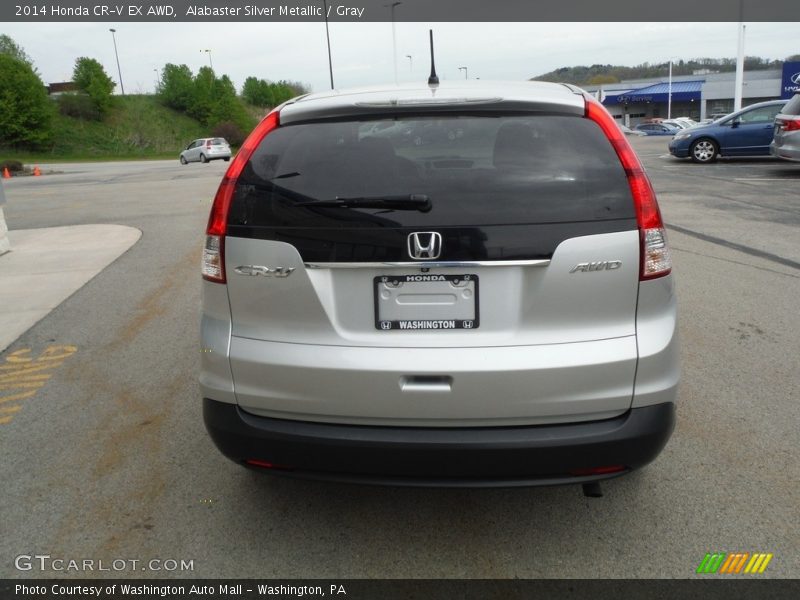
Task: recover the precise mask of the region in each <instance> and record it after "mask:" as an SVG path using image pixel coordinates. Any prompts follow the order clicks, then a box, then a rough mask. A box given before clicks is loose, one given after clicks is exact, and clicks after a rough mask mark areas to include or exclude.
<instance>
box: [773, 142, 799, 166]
mask: <svg viewBox="0 0 800 600" xmlns="http://www.w3.org/2000/svg"><path fill="white" fill-rule="evenodd" d="M769 153H770V154H772V156H777V157H778V158H783V159H785V160H794V161H800V146H789V145H781V146H778V145H777V144H776V143H775V142H774V141H773V142H772V143H771V144H770V146H769Z"/></svg>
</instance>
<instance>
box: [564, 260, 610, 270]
mask: <svg viewBox="0 0 800 600" xmlns="http://www.w3.org/2000/svg"><path fill="white" fill-rule="evenodd" d="M621 266H622V261H621V260H601V261H597V262H585V263H578V264H577V265H575V266H574V267H572V268H571V269H570V271H569V272H570V273H575V272H576V271H583V272H586V271H613V270H614V269H619V268H620V267H621Z"/></svg>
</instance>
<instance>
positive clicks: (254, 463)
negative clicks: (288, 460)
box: [244, 458, 292, 471]
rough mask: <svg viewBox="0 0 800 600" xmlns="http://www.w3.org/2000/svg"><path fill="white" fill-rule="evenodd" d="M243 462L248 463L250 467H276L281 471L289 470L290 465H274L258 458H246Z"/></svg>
mask: <svg viewBox="0 0 800 600" xmlns="http://www.w3.org/2000/svg"><path fill="white" fill-rule="evenodd" d="M244 464H246V465H249V466H251V467H260V468H262V469H273V470H274V469H277V470H283V471H291V470H292V468H291V467H287V466H285V465H276V464H274V463H271V462H269V461H266V460H261V459H258V458H248V459H247V460H245V461H244Z"/></svg>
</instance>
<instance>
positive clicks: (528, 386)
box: [200, 82, 679, 486]
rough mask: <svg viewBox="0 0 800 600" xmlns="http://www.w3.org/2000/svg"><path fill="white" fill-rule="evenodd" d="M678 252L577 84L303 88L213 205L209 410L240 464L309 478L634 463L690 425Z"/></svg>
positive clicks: (577, 473)
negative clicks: (681, 355)
mask: <svg viewBox="0 0 800 600" xmlns="http://www.w3.org/2000/svg"><path fill="white" fill-rule="evenodd" d="M409 132H411V134H409ZM415 132H418V135H417V133H415ZM671 267H672V263H671V258H670V252H669V248H668V246H667V240H666V236H665V231H664V224H663V223H662V219H661V214H660V212H659V208H658V205H657V203H656V198H655V194H654V192H653V188H652V187H651V185H650V181H649V180H648V177H647V175H646V174H645V172H644V170H643V167H642V165H641V164H640V162H639V160H638V158H637V156H636V155H635V154H634V152H633V150H632V149H631V147H630V146H629V145H628V142H627V141H626V139H625V136H624V134H623V133H622V131H621V130H620V128H619V127H618V126H617V125H616V123H615V122H614V120H613V118H612V117H611V116H610V115H609V114H608V112H606V110H605V109H604V108H603V107H602V106H601V105H600V104H598V103H597V102H595V101H594V100H593V99H592V98H590V97H588V96H587V95H586V94H585V93H584V92H582V91H581V90H580V89H578V88H575V87H572V86H567V85H560V84H549V83H532V82H526V83H518V84H517V83H508V84H496V83H495V84H487V83H484V82H474V83H472V82H464V83H457V84H456V83H449V82H447V83H443V84H442V85H427V86H426V85H419V86H416V87H414V86H408V87H392V88H391V89H389V88H381V89H362V90H352V91H331V92H327V93H319V94H313V95H308V96H303V97H300V98H297V99H295V100H293V101H290V102H288V103H286V104H284V105H282V106H281V107H279V108H277V109H275V110H274V111H272V112H271V113H270V114H269V115H267V116H266V118H264V120H263V121H262V122H261V123H260V124H259V125H258V127H257V128H256V129H255V130H254V131H253V132H252V133H251V135H250V136H249V138H248V139H247V140H246V141H245V143H244V145H243V146H242V147H241V149H240V150H239V152H238V154H237V155H236V156H235V158H234V159H233V161H232V163H231V165H230V168H229V169H228V171H227V174H226V175H225V177H224V178H223V180H222V183H221V184H220V186H219V190H218V191H217V194H216V197H215V199H214V202H213V206H212V209H211V215H210V218H209V222H208V229H207V231H206V238H205V247H204V252H203V266H202V272H203V279H204V281H203V300H202V325H201V329H202V347H203V349H204V352H203V353H202V371H201V374H200V383H201V390H202V394H203V398H204V401H203V402H204V419H205V423H206V427H207V429H208V431H209V433H210V435H211V437H212V438H213V440H214V442H215V443H216V445H217V446H218V447H219V449H220V450H221V451H222V452H223V453H224V454H225V455H226V456H228V457H229V458H231V459H232V460H234V461H236V462H237V463H240V464H242V465H245V466H248V467H252V468H261V469H264V470H266V471H270V472H273V473H276V474H284V475H291V476H296V477H310V478H316V479H331V480H340V481H353V482H371V483H383V484H400V485H432V486H492V485H495V486H508V485H546V484H562V483H584V484H586V483H589V482H596V481H598V480H601V479H607V478H610V477H615V476H618V475H621V474H624V473H627V472H629V471H631V470H632V469H636V468H638V467H641V466H643V465H645V464H646V463H648V462H650V461H651V460H653V459H654V458H655V457H656V455H657V454H658V453H659V452H660V451H661V450H662V448H663V447H664V445H665V444H666V442H667V439H668V438H669V436H670V434H671V433H672V429H673V426H674V421H675V401H676V389H677V385H678V379H679V373H678V356H677V338H676V302H675V294H674V290H673V277H672V275H671Z"/></svg>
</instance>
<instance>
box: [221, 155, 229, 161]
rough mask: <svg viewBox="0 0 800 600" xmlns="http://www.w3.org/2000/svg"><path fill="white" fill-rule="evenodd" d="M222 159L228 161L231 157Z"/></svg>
mask: <svg viewBox="0 0 800 600" xmlns="http://www.w3.org/2000/svg"><path fill="white" fill-rule="evenodd" d="M222 160H224V161H225V162H230V160H231V157H230V156H229V157H228V158H223V159H222Z"/></svg>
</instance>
